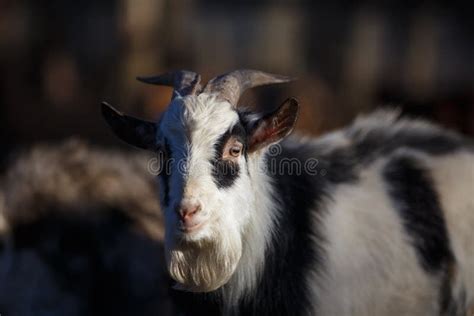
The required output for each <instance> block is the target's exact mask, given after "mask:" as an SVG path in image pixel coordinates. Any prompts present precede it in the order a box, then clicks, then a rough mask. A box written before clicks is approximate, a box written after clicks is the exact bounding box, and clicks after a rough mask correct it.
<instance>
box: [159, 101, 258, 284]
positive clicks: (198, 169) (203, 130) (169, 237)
mask: <svg viewBox="0 0 474 316" xmlns="http://www.w3.org/2000/svg"><path fill="white" fill-rule="evenodd" d="M238 122H239V117H238V114H237V112H236V111H235V110H233V109H232V107H231V105H230V104H229V103H227V102H219V101H216V100H215V98H214V97H212V96H209V95H207V94H201V95H199V96H187V97H185V98H183V99H175V101H173V102H172V103H171V105H170V106H169V108H168V110H167V111H166V113H165V114H164V116H163V118H162V120H161V122H160V130H159V131H158V134H159V141H160V140H161V141H165V140H166V142H167V144H168V146H169V149H170V152H171V153H170V158H171V159H173V168H172V169H171V174H170V176H169V178H168V179H167V181H168V183H167V185H168V190H169V203H168V205H167V206H165V207H164V208H165V218H166V239H165V247H166V257H167V262H168V269H169V272H170V274H171V276H172V277H173V278H174V279H175V280H176V281H177V282H178V283H179V288H181V289H185V290H190V291H195V292H198V291H199V292H201V291H212V290H215V289H217V288H219V287H220V286H222V285H223V284H225V283H226V282H227V281H228V280H229V278H230V277H231V276H232V274H233V272H234V270H235V268H236V266H237V264H238V262H239V259H240V257H241V254H242V236H241V233H242V231H243V230H244V227H245V225H246V223H247V221H248V218H249V210H250V205H251V203H252V198H251V197H252V194H251V191H250V190H251V186H250V180H249V178H248V175H247V173H246V172H240V174H239V177H238V178H237V179H236V181H235V183H233V185H232V186H230V187H228V188H219V187H218V185H217V184H216V181H215V178H214V176H213V174H212V171H213V164H212V161H213V159H214V158H215V157H216V154H218V153H216V150H215V146H216V144H217V143H218V141H219V140H220V139H221V137H222V135H224V134H225V133H226V132H227V131H228V130H229V129H230V128H231V127H233V126H234V125H235V124H236V123H238ZM238 163H239V166H240V169H241V170H245V168H246V166H245V164H246V161H245V158H244V157H243V156H242V157H240V158H239V161H238ZM187 201H193V202H197V203H199V204H200V205H201V211H200V212H199V213H198V214H197V215H196V217H198V220H199V221H200V222H203V223H204V225H203V227H202V228H201V229H199V231H197V232H195V233H192V234H183V233H182V232H181V231H180V230H179V225H180V222H179V220H178V215H177V210H179V208H180V206H181V205H182V203H184V202H187Z"/></svg>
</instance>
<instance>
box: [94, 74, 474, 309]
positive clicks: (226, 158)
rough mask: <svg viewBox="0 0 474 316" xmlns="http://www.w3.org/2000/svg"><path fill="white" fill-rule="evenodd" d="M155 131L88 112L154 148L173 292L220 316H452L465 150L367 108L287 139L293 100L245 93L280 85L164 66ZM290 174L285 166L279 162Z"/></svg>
mask: <svg viewBox="0 0 474 316" xmlns="http://www.w3.org/2000/svg"><path fill="white" fill-rule="evenodd" d="M138 79H139V80H140V81H143V82H145V83H150V84H157V85H168V86H173V87H174V92H173V97H172V100H171V102H170V104H169V106H168V108H167V110H166V111H165V112H164V113H163V114H162V116H161V118H160V119H159V120H158V121H157V122H154V121H145V120H142V119H139V118H135V117H132V116H128V115H125V114H123V113H121V112H119V111H117V110H116V109H114V108H113V107H112V106H110V105H109V104H107V103H103V104H102V114H103V117H104V118H105V120H106V121H107V123H108V125H109V126H110V127H111V129H112V130H113V132H114V133H115V134H116V135H117V136H118V137H119V138H120V139H122V140H123V141H125V142H127V143H129V144H131V145H133V146H135V147H139V148H143V149H148V150H151V151H153V152H155V153H156V155H157V156H158V158H159V161H160V163H161V166H162V167H161V173H160V175H159V184H160V203H161V208H162V210H163V211H164V216H165V257H166V260H167V268H168V272H169V273H170V275H171V277H172V278H173V279H174V280H175V281H176V285H175V287H176V288H177V289H180V290H182V291H187V292H191V293H194V294H190V296H191V297H192V298H193V299H197V300H198V301H199V300H201V302H203V304H216V306H217V307H218V308H219V311H220V313H222V314H226V315H233V314H241V315H325V316H334V315H337V316H343V315H354V316H357V315H360V316H367V315H385V316H390V315H394V316H395V315H397V316H398V315H466V313H467V310H468V308H469V307H470V306H471V304H474V232H473V229H474V195H473V193H474V192H473V190H474V144H473V142H472V141H471V140H468V139H466V138H464V137H462V136H460V135H458V134H456V133H454V132H450V131H446V130H443V129H442V128H439V127H436V126H434V125H431V124H428V123H425V122H423V121H418V120H410V119H404V118H403V119H402V118H400V117H399V115H398V114H397V113H396V112H393V111H392V112H391V111H379V112H376V113H374V114H372V115H369V116H365V117H362V118H359V119H357V120H356V121H355V122H354V123H353V124H352V125H351V126H349V127H347V128H345V129H342V130H339V131H335V132H332V133H330V134H328V135H325V136H322V137H320V138H317V139H311V138H301V137H300V138H298V137H294V136H289V137H287V136H288V135H289V134H290V133H291V131H292V130H293V127H294V124H295V121H296V119H297V113H298V103H297V101H296V100H295V99H293V98H290V99H288V100H286V101H285V102H284V103H283V104H282V105H280V106H279V107H278V108H276V109H275V110H273V111H271V112H269V113H265V114H259V113H252V112H249V111H247V110H245V109H242V108H240V107H237V102H238V99H239V96H240V95H241V93H243V92H244V91H245V90H246V89H248V88H252V87H256V86H259V85H264V84H272V83H283V82H288V81H290V78H287V77H283V76H278V75H273V74H268V73H264V72H260V71H255V70H237V71H233V72H230V73H227V74H224V75H221V76H218V77H216V78H214V79H212V80H211V81H210V82H209V83H207V84H206V85H205V86H204V87H201V85H200V76H199V75H198V74H196V73H194V72H190V71H177V72H172V73H168V74H164V75H159V76H151V77H139V78H138ZM291 166H296V167H298V166H299V167H300V168H296V167H291Z"/></svg>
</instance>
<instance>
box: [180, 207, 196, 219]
mask: <svg viewBox="0 0 474 316" xmlns="http://www.w3.org/2000/svg"><path fill="white" fill-rule="evenodd" d="M200 210H201V205H199V204H198V205H193V206H190V207H182V208H181V209H180V210H179V215H180V217H181V220H186V219H189V218H191V217H193V216H194V215H196V213H198V212H199V211H200Z"/></svg>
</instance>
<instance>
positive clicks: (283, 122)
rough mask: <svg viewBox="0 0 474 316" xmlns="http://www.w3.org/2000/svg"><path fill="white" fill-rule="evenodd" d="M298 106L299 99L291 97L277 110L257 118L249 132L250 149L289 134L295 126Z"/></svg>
mask: <svg viewBox="0 0 474 316" xmlns="http://www.w3.org/2000/svg"><path fill="white" fill-rule="evenodd" d="M298 108H299V105H298V101H297V100H296V99H295V98H289V99H287V100H286V101H285V102H283V104H282V105H280V106H279V107H278V108H277V109H276V110H275V111H273V112H271V113H269V114H267V115H265V116H263V117H262V118H261V119H259V120H257V122H256V123H255V125H254V126H253V127H252V128H251V130H250V133H249V142H248V151H249V152H250V153H251V152H254V151H257V150H259V149H261V148H264V147H266V146H268V145H270V144H273V143H276V142H278V141H280V140H281V139H283V138H284V137H286V136H288V135H289V134H290V133H291V131H292V130H293V128H294V126H295V123H296V119H297V117H298Z"/></svg>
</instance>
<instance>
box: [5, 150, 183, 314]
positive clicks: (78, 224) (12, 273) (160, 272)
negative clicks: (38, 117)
mask: <svg viewBox="0 0 474 316" xmlns="http://www.w3.org/2000/svg"><path fill="white" fill-rule="evenodd" d="M147 158H148V156H146V155H136V154H126V153H121V152H116V151H114V152H112V151H105V150H98V149H94V148H91V147H90V146H87V145H86V144H84V143H82V142H78V141H69V142H66V143H64V144H62V145H60V146H37V147H34V148H33V149H32V150H30V151H29V152H28V153H25V154H22V155H20V156H19V157H18V158H17V159H16V160H15V161H14V162H13V163H12V165H11V166H10V167H9V168H8V170H7V172H6V174H5V175H4V177H3V181H2V190H1V191H0V192H1V193H0V197H1V199H0V202H3V203H1V204H0V205H1V209H0V234H1V237H2V239H1V240H2V241H1V242H0V314H2V315H35V316H38V315H132V314H133V315H152V314H156V313H157V311H159V312H160V314H161V315H169V314H171V313H173V311H174V309H173V306H172V304H171V302H170V299H169V290H168V289H169V287H170V286H169V281H168V279H167V277H166V273H165V272H164V268H163V264H162V263H163V261H164V259H163V258H162V254H163V250H162V242H161V241H162V235H163V231H162V229H163V225H162V219H161V214H160V209H159V206H158V201H157V200H156V198H155V196H156V194H155V193H154V190H155V186H154V180H153V176H152V174H150V173H149V172H148V171H147Z"/></svg>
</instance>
